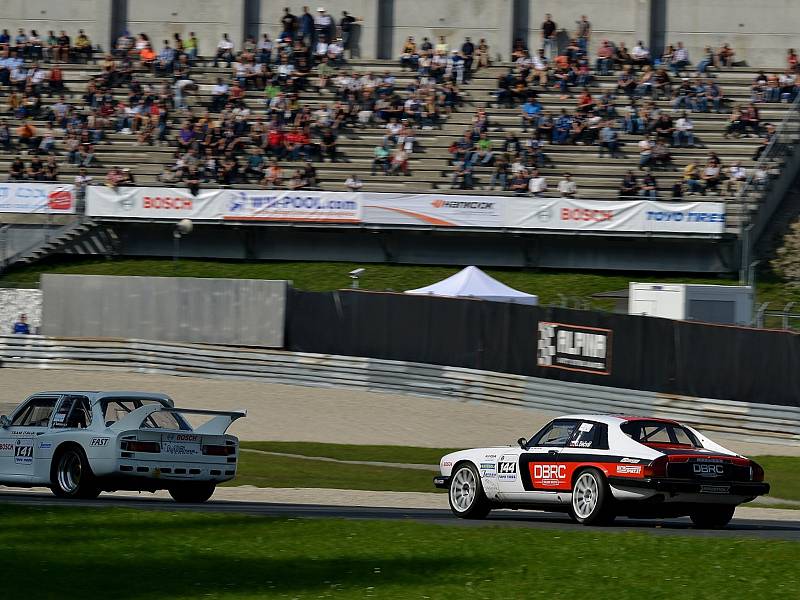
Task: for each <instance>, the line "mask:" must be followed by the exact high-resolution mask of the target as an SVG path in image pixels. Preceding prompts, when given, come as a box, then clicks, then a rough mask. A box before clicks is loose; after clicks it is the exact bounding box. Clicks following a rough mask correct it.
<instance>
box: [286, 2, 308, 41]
mask: <svg viewBox="0 0 800 600" xmlns="http://www.w3.org/2000/svg"><path fill="white" fill-rule="evenodd" d="M284 10H285V11H286V16H284V20H285V22H284V31H293V30H294V29H296V30H297V33H298V34H299V35H298V36H297V39H298V40H300V41H301V42H303V43H304V44H305V45H306V46H310V45H311V44H313V43H314V41H315V40H314V17H313V15H312V14H311V13H310V12H309V10H308V7H307V6H304V7H303V14H301V15H300V18H299V19H295V17H294V15H293V14H292V13H290V12H289V9H288V8H286V9H284Z"/></svg>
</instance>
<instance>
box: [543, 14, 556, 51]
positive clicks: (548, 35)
mask: <svg viewBox="0 0 800 600" xmlns="http://www.w3.org/2000/svg"><path fill="white" fill-rule="evenodd" d="M557 30H558V26H557V25H556V23H555V21H553V16H552V15H551V14H550V13H547V14H546V15H545V16H544V21H543V22H542V46H541V47H542V50H544V55H545V56H546V57H547V59H548V60H552V59H553V57H554V56H556V54H558V41H557V39H556V33H557Z"/></svg>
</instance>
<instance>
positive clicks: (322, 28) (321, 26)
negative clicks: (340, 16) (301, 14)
mask: <svg viewBox="0 0 800 600" xmlns="http://www.w3.org/2000/svg"><path fill="white" fill-rule="evenodd" d="M332 29H333V17H331V16H330V15H329V14H328V13H327V12H325V9H324V8H322V7H321V6H320V7H319V8H318V9H317V16H316V18H315V19H314V30H315V31H316V33H317V37H318V38H319V37H321V36H323V35H324V36H325V38H326V39H329V40H330V39H333V37H334V36H333V35H331V33H332V32H331V30H332Z"/></svg>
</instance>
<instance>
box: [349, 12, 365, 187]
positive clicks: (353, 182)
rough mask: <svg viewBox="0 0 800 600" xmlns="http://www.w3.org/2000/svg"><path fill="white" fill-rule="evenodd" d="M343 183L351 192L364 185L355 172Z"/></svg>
mask: <svg viewBox="0 0 800 600" xmlns="http://www.w3.org/2000/svg"><path fill="white" fill-rule="evenodd" d="M345 14H347V13H345ZM344 185H345V187H347V189H348V190H350V191H351V192H360V191H361V188H362V187H364V184H363V183H362V182H361V179H359V177H358V174H357V173H353V174H352V175H350V177H348V178H347V180H346V181H345V182H344Z"/></svg>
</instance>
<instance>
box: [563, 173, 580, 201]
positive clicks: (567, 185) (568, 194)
mask: <svg viewBox="0 0 800 600" xmlns="http://www.w3.org/2000/svg"><path fill="white" fill-rule="evenodd" d="M558 193H559V194H561V197H562V198H574V197H575V195H576V194H577V193H578V184H576V183H575V182H574V181H573V180H572V175H571V174H570V173H564V179H562V180H561V181H559V182H558Z"/></svg>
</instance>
